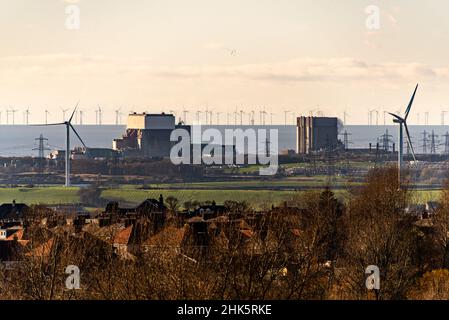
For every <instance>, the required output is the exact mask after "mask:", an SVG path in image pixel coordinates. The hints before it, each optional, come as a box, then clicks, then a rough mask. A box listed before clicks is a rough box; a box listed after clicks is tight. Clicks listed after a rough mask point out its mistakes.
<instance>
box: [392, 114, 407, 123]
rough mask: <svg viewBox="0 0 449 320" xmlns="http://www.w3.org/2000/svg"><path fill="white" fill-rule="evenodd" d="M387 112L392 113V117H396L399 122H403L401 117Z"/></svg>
mask: <svg viewBox="0 0 449 320" xmlns="http://www.w3.org/2000/svg"><path fill="white" fill-rule="evenodd" d="M388 114H389V115H392V116H393V117H395V118H396V119H398V120H399V121H401V122H405V121H404V119H402V118H401V117H400V116H398V115H396V114H394V113H391V112H388Z"/></svg>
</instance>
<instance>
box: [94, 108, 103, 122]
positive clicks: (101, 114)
mask: <svg viewBox="0 0 449 320" xmlns="http://www.w3.org/2000/svg"><path fill="white" fill-rule="evenodd" d="M95 114H96V115H97V125H99V126H101V125H102V121H101V117H102V116H103V110H101V107H100V105H98V109H97V110H95Z"/></svg>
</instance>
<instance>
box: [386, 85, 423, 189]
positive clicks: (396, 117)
mask: <svg viewBox="0 0 449 320" xmlns="http://www.w3.org/2000/svg"><path fill="white" fill-rule="evenodd" d="M417 90H418V85H416V87H415V91H414V92H413V95H412V98H411V99H410V102H409V104H408V106H407V109H405V114H404V117H403V118H402V117H401V116H399V115H397V114H394V113H390V112H389V114H390V115H392V116H393V117H394V119H393V122H394V123H397V124H399V135H398V136H399V137H398V143H399V152H398V180H399V185H401V169H402V161H403V157H404V134H403V130H402V128H403V127H404V128H405V134H406V136H407V141H408V144H409V146H410V149H411V151H412V155H413V159H414V160H415V161H416V157H415V151H414V150H413V145H412V141H411V139H410V132H409V131H408V127H407V118H408V115H409V113H410V109H411V108H412V105H413V100H415V95H416V91H417Z"/></svg>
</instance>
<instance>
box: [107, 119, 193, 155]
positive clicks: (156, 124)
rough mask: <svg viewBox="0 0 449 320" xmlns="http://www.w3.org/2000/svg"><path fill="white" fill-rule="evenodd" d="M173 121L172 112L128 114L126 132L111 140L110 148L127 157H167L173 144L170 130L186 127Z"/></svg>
mask: <svg viewBox="0 0 449 320" xmlns="http://www.w3.org/2000/svg"><path fill="white" fill-rule="evenodd" d="M175 121H176V120H175V116H174V115H172V114H165V113H162V114H147V113H133V114H130V115H128V121H127V128H126V133H125V134H124V135H123V137H122V138H120V139H114V140H113V143H112V144H113V146H112V148H113V149H114V150H116V151H119V152H121V153H122V154H123V156H128V157H133V156H135V157H148V158H153V157H157V158H163V157H169V156H170V150H171V147H172V146H173V144H174V142H171V141H170V135H171V133H172V131H173V130H175V129H176V128H184V129H187V127H186V126H181V125H176V123H175Z"/></svg>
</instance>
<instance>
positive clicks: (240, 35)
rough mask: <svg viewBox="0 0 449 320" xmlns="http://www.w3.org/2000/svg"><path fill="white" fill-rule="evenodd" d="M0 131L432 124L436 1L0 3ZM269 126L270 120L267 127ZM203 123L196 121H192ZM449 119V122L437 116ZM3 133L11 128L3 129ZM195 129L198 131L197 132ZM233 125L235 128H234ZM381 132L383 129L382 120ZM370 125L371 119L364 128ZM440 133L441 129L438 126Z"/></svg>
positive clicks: (436, 108) (439, 0)
mask: <svg viewBox="0 0 449 320" xmlns="http://www.w3.org/2000/svg"><path fill="white" fill-rule="evenodd" d="M0 5H1V7H2V10H0V40H1V41H0V48H1V50H0V112H1V121H0V123H3V124H4V123H6V110H7V109H11V108H13V109H17V110H19V111H17V113H16V115H15V117H16V123H19V122H22V121H23V114H22V112H23V110H25V109H26V108H29V110H30V116H29V117H30V121H31V122H34V123H40V122H42V121H43V120H44V113H45V112H44V110H46V109H47V110H49V112H50V114H49V121H60V120H62V112H61V108H73V107H74V105H75V104H76V103H77V101H80V107H81V108H82V109H83V114H84V123H95V109H96V108H97V106H98V105H100V106H101V107H102V109H103V110H104V113H103V123H113V122H114V121H115V112H114V111H115V110H117V109H119V108H121V109H120V110H121V112H123V113H124V114H126V113H127V112H130V111H136V112H141V111H147V112H155V113H156V112H162V111H165V112H170V111H175V113H176V114H177V115H178V116H180V117H183V112H182V110H184V109H185V110H189V113H188V115H187V121H188V122H191V121H192V120H195V119H196V111H197V110H201V111H204V110H206V109H207V110H213V112H215V115H214V117H213V118H214V122H216V117H217V115H216V113H217V112H220V113H221V115H219V120H220V123H225V122H226V118H227V116H226V114H227V113H229V114H230V116H229V117H230V119H232V120H231V121H234V120H233V119H234V118H233V117H234V115H233V114H234V112H235V111H236V110H237V111H238V112H240V110H242V111H244V112H245V116H244V120H243V122H244V123H245V122H248V119H249V117H250V116H249V114H250V113H251V111H253V110H254V111H255V121H256V123H257V122H258V121H259V119H260V113H259V112H260V111H261V110H265V111H266V113H267V116H266V119H267V120H266V122H267V123H269V122H270V118H273V122H274V123H284V122H285V112H284V111H289V112H288V113H287V115H288V116H287V122H288V123H289V124H293V123H294V117H295V116H299V115H308V114H320V113H322V114H325V115H328V116H338V117H340V118H342V119H343V114H344V113H345V112H346V114H347V116H346V122H347V123H348V124H366V123H367V122H368V112H369V110H374V109H376V110H378V114H379V119H378V122H379V124H383V111H392V112H396V111H400V112H401V111H403V110H405V108H406V106H407V104H408V101H409V99H410V96H411V94H412V91H413V89H414V87H415V85H416V84H417V83H419V84H420V88H419V90H418V93H417V96H416V100H415V104H414V107H413V109H412V112H411V114H410V123H411V124H417V123H418V118H419V119H420V124H424V117H425V116H424V114H425V112H429V124H431V123H435V124H440V122H441V112H442V111H445V110H449V61H448V59H447V58H448V57H449V19H448V15H449V2H447V1H445V0H432V1H410V0H397V1H393V0H379V1H374V0H368V1H363V0H344V1H341V0H314V1H307V0H226V1H224V0H220V1H218V0H189V1H185V0H131V1H129V0H128V1H126V0H78V1H77V0H70V1H69V0H65V1H64V0H39V1H36V0H0ZM270 114H272V115H270ZM202 117H204V113H203V116H202ZM447 117H449V113H448V114H447ZM10 121H11V120H10ZM202 121H204V119H203V120H202ZM238 121H240V120H238ZM386 121H387V123H390V122H391V119H390V118H388V117H387V119H386ZM374 122H376V120H375V113H374V114H373V123H374ZM446 122H447V123H449V118H448V119H447V120H446Z"/></svg>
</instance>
